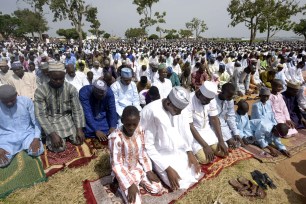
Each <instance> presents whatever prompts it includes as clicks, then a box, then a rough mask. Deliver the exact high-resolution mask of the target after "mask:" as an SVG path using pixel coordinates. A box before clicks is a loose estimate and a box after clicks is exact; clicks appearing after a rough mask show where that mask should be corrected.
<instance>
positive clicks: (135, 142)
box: [109, 106, 163, 203]
mask: <svg viewBox="0 0 306 204" xmlns="http://www.w3.org/2000/svg"><path fill="white" fill-rule="evenodd" d="M139 120H140V116H139V111H138V109H137V108H136V107H134V106H127V107H125V108H124V110H123V112H122V116H121V122H122V124H123V125H122V126H121V127H119V129H117V130H115V131H114V132H113V133H112V134H111V135H110V136H109V149H110V158H111V166H112V170H113V173H114V174H115V176H116V178H117V181H118V182H119V187H120V191H121V194H122V197H123V199H124V201H125V203H141V198H140V191H139V186H142V187H143V188H144V189H145V190H147V191H148V192H150V193H152V194H157V193H159V192H161V190H162V189H163V187H162V184H161V183H160V180H159V178H158V177H157V175H156V174H154V173H153V171H152V163H151V160H150V158H149V157H148V155H147V153H146V151H145V147H144V131H143V130H142V128H141V126H140V125H139Z"/></svg>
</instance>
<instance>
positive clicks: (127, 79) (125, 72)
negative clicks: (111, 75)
mask: <svg viewBox="0 0 306 204" xmlns="http://www.w3.org/2000/svg"><path fill="white" fill-rule="evenodd" d="M120 76H121V78H120V80H121V83H122V84H123V85H126V86H128V85H130V83H131V82H132V77H133V71H132V69H131V68H129V67H124V68H122V69H121V71H120Z"/></svg>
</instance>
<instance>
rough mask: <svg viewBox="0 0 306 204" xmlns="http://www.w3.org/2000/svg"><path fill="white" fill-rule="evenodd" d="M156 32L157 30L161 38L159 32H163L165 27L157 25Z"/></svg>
mask: <svg viewBox="0 0 306 204" xmlns="http://www.w3.org/2000/svg"><path fill="white" fill-rule="evenodd" d="M156 32H159V38H161V34H162V33H165V29H163V28H161V27H159V26H157V27H156Z"/></svg>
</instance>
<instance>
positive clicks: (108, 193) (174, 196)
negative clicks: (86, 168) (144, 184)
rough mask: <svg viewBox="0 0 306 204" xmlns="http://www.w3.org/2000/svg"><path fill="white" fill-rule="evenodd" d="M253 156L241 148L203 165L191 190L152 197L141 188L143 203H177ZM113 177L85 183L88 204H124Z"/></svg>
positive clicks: (166, 191) (165, 192)
mask: <svg viewBox="0 0 306 204" xmlns="http://www.w3.org/2000/svg"><path fill="white" fill-rule="evenodd" d="M252 157H253V156H252V155H251V154H250V153H248V152H247V151H245V150H243V149H241V148H239V149H236V150H232V151H231V152H230V154H229V156H228V157H226V158H224V159H222V158H216V160H215V161H214V163H212V164H209V165H202V172H203V173H204V174H203V176H202V177H201V178H200V179H199V182H198V183H196V184H194V185H193V186H191V187H190V188H189V189H185V190H178V191H175V192H169V190H168V189H167V188H164V192H163V194H162V195H152V194H150V193H148V192H147V191H145V190H144V189H142V188H140V193H141V199H142V203H158V204H168V203H175V202H176V201H177V200H180V199H181V198H182V197H184V196H185V195H186V194H187V193H188V192H189V191H191V190H192V189H193V188H195V187H196V186H197V185H199V184H200V183H201V182H202V181H204V180H207V179H211V178H214V177H216V176H217V175H218V174H219V173H220V172H221V171H222V169H223V168H226V167H229V166H232V165H234V164H235V163H236V162H239V161H242V160H246V159H250V158H252ZM110 183H111V176H106V177H103V178H101V179H98V180H94V181H89V180H85V181H83V187H84V196H85V198H86V200H87V203H88V204H102V203H113V204H115V203H116V204H119V203H123V201H122V199H121V197H120V195H119V193H118V192H114V190H113V189H111V187H110Z"/></svg>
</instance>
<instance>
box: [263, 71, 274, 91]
mask: <svg viewBox="0 0 306 204" xmlns="http://www.w3.org/2000/svg"><path fill="white" fill-rule="evenodd" d="M260 79H261V81H262V83H264V85H265V86H266V87H268V88H272V85H271V81H273V79H274V76H272V75H271V74H269V72H268V71H264V72H262V73H260Z"/></svg>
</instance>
